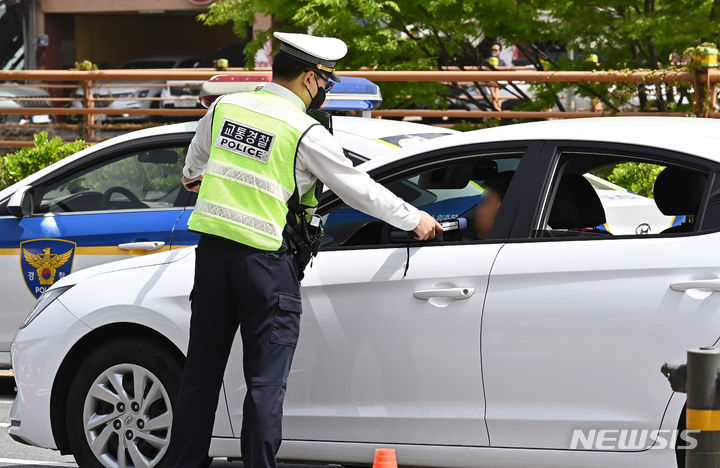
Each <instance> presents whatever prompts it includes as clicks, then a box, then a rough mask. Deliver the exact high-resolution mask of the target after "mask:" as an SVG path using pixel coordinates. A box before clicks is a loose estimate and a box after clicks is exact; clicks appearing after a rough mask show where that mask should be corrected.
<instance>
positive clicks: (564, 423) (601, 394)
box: [3, 117, 720, 468]
mask: <svg viewBox="0 0 720 468" xmlns="http://www.w3.org/2000/svg"><path fill="white" fill-rule="evenodd" d="M719 130H720V123H718V122H717V121H714V120H713V119H692V118H663V117H655V118H647V117H607V118H602V119H598V118H592V119H577V120H566V121H549V122H536V123H527V124H518V125H513V126H503V127H495V128H490V129H484V130H477V131H473V132H466V133H459V134H455V135H450V136H445V137H442V138H436V139H433V140H430V141H426V142H424V143H422V144H418V145H413V146H409V147H407V148H404V149H397V150H395V151H394V152H393V153H388V154H386V155H384V156H378V157H375V158H372V159H371V160H370V161H367V162H366V163H364V166H363V167H364V169H366V170H367V172H368V173H369V174H370V176H371V177H373V178H374V179H375V180H377V181H379V182H380V183H382V184H384V185H385V186H386V187H388V189H390V190H392V191H393V192H395V193H396V194H398V195H399V196H401V197H402V198H403V199H405V200H406V201H408V202H409V203H412V204H413V205H415V206H417V207H418V208H422V209H428V207H433V206H435V207H436V208H437V207H438V206H441V205H442V204H443V203H449V204H452V203H455V202H456V201H457V200H465V201H463V203H466V205H465V206H470V205H471V204H472V203H467V201H466V200H467V199H468V198H472V197H476V196H477V195H478V193H480V192H481V191H482V188H483V187H485V185H486V184H485V182H486V181H488V180H490V179H491V178H493V177H496V176H497V175H498V174H499V173H501V172H502V173H511V174H512V177H511V179H510V181H509V186H508V189H507V192H506V193H505V196H504V198H503V200H502V204H501V205H500V207H499V211H498V212H497V215H496V216H495V221H494V224H493V227H492V230H491V232H490V234H489V237H488V238H486V239H482V240H478V239H472V238H467V237H466V236H463V237H453V238H451V237H450V234H452V231H448V232H446V233H443V239H441V240H435V241H429V242H424V243H420V242H414V241H413V240H412V239H411V238H409V237H408V236H407V235H405V234H406V233H404V232H403V231H395V230H394V229H393V228H392V227H391V226H390V225H388V224H386V223H384V222H382V221H380V220H374V219H358V217H357V216H356V215H355V214H353V213H352V212H350V210H349V208H348V207H347V206H346V205H345V204H343V203H342V201H341V200H339V199H337V197H335V196H334V194H332V193H330V192H328V191H326V192H325V194H324V195H323V197H322V199H321V201H320V205H319V206H318V214H320V215H321V216H322V217H323V218H324V219H325V220H326V221H327V229H326V231H325V236H324V238H323V246H322V248H321V250H320V252H319V254H318V256H317V257H316V258H315V259H314V262H313V263H312V265H311V266H310V267H309V268H308V269H307V270H306V271H305V278H304V280H303V283H302V287H303V290H302V299H303V307H302V309H303V310H302V312H303V318H302V322H301V323H302V325H301V332H300V341H299V343H298V346H297V348H296V352H295V359H294V362H293V368H292V370H291V372H290V378H289V380H288V386H287V398H286V400H285V405H284V419H283V436H284V438H285V441H284V442H283V445H282V448H281V450H280V453H279V458H280V459H284V460H307V461H312V462H327V463H340V464H346V465H352V464H361V465H369V464H370V463H372V456H373V452H374V449H375V448H376V447H378V446H382V447H391V448H395V449H396V450H397V455H398V460H399V462H400V463H401V464H402V465H407V466H453V467H473V468H476V467H493V468H497V467H517V466H553V467H587V466H613V467H620V466H624V467H635V468H637V467H648V468H650V467H652V468H657V467H666V468H675V467H676V466H678V465H677V463H676V459H677V458H676V451H678V452H679V453H680V454H682V453H683V450H682V446H683V445H684V440H683V439H682V438H680V437H678V438H677V439H671V438H672V436H671V434H672V433H673V432H672V431H674V430H677V429H679V428H680V429H682V428H683V421H684V417H682V418H681V415H683V414H684V413H683V407H684V405H685V397H684V395H682V394H677V393H673V392H671V390H670V389H669V388H668V385H667V381H666V380H665V378H664V377H663V376H662V374H661V373H660V372H659V369H660V365H661V363H663V362H672V361H681V360H683V359H684V358H685V354H686V350H687V349H689V348H694V347H697V346H704V345H712V344H714V343H717V342H718V339H719V338H720V303H719V302H718V296H717V292H718V291H720V280H719V279H718V278H720V252H719V251H718V249H717V248H716V246H717V244H718V242H719V241H720V210H718V208H719V207H720V204H718V193H719V192H718V190H719V189H720V182H719V181H720V157H719V156H718V153H717V146H718V143H719V142H720V131H719ZM155 131H156V130H155ZM164 144H165V145H168V144H170V143H168V142H167V141H165V142H164ZM143 148H144V149H143V150H141V151H147V146H143ZM133 151H136V150H133ZM143 154H144V153H143ZM143 158H144V159H146V160H153V161H158V160H164V159H163V158H167V159H170V158H169V157H167V155H166V154H164V153H163V154H162V158H161V156H159V155H155V156H152V157H151V156H149V155H146V156H143ZM631 161H634V162H643V163H646V164H655V165H657V166H660V167H662V171H661V172H660V174H659V176H658V177H657V180H656V182H655V186H654V199H653V200H652V202H653V203H654V204H655V205H656V207H657V209H658V210H659V211H660V213H661V214H662V215H663V216H666V217H668V218H669V219H670V218H672V217H675V216H683V217H685V221H683V222H682V223H680V224H678V225H677V226H674V227H670V226H668V227H666V228H664V229H663V230H662V231H659V232H658V231H654V230H651V231H650V232H647V233H644V232H631V233H628V234H616V233H613V232H611V231H610V230H603V229H599V228H598V226H602V225H604V224H605V223H606V222H609V221H611V220H610V218H609V217H608V216H607V213H606V210H605V208H604V205H603V204H602V203H601V202H600V196H599V195H598V192H599V191H602V190H604V189H602V190H598V189H597V188H596V187H594V186H593V183H592V180H593V179H592V178H588V175H592V174H593V173H595V172H597V171H598V169H601V168H606V167H608V166H613V165H617V164H623V163H626V162H631ZM47 173H49V172H46V174H47ZM46 174H43V175H42V176H45V175H46ZM121 177H122V173H119V175H118V176H116V177H115V178H114V180H113V182H109V183H110V184H116V183H118V181H119V180H121ZM596 182H597V181H596ZM79 186H80V187H84V186H83V185H79ZM159 186H160V183H159V182H156V183H155V185H153V187H154V188H153V190H155V191H157V187H159ZM72 187H77V185H73V186H72ZM16 190H17V189H16ZM610 191H616V192H618V193H622V192H621V191H620V190H610ZM87 192H88V191H87V190H85V191H83V190H80V191H78V190H75V191H74V192H70V194H69V195H65V196H58V197H51V198H52V200H51V201H48V202H47V203H49V204H50V206H53V204H65V205H67V204H70V206H85V207H87V206H88V205H80V203H87V204H89V203H90V201H89V200H85V201H82V200H77V199H76V200H73V199H72V197H73V195H77V194H81V195H82V194H86V193H87ZM16 193H17V192H16ZM30 193H34V192H30ZM39 193H42V190H41V191H40V192H39ZM88 196H90V197H97V196H98V195H88ZM99 196H100V200H103V199H104V200H106V201H107V202H109V203H121V202H123V201H124V202H127V200H125V199H126V198H127V197H120V198H116V197H114V196H103V194H102V193H101V194H99ZM68 198H69V201H66V199H68ZM139 198H140V199H141V201H142V202H143V203H146V204H149V203H159V201H158V200H161V199H162V195H161V194H160V195H153V196H143V197H139ZM170 198H171V199H174V198H173V197H170ZM14 203H15V205H14V206H21V204H20V203H19V201H17V200H16V201H15V202H14ZM43 203H45V201H44V198H42V201H41V203H40V205H39V206H40V207H42V206H43ZM34 206H38V205H34ZM61 206H62V205H61ZM118 206H120V205H118ZM454 206H457V205H454ZM438 209H439V208H438ZM455 209H456V208H453V210H455ZM136 211H137V210H136ZM633 213H634V214H633ZM459 214H461V215H466V214H467V213H459ZM626 215H627V216H628V224H627V225H629V226H632V225H635V226H637V225H638V224H640V222H641V221H642V220H647V219H648V218H646V216H645V213H644V212H643V211H642V210H639V211H632V210H630V211H628V213H626ZM69 217H71V215H46V216H38V217H37V218H38V219H39V221H40V223H39V224H42V223H43V222H44V223H45V225H44V226H42V228H43V229H48V230H50V229H56V228H57V229H62V228H64V226H65V225H64V224H62V223H64V222H65V221H64V220H63V218H69ZM33 219H35V218H23V219H22V220H18V219H14V220H11V221H10V222H11V223H15V224H10V225H9V226H11V227H12V226H16V227H15V228H14V229H15V232H16V235H17V236H19V235H21V234H22V229H23V228H24V227H25V226H26V224H20V223H24V222H27V221H31V220H33ZM176 219H179V221H177V224H176V229H175V230H174V232H172V234H171V237H170V241H169V242H170V243H171V245H172V247H175V246H177V245H184V244H187V243H189V239H188V234H187V232H186V231H184V230H182V229H180V226H182V225H183V224H184V223H186V222H187V221H186V220H187V212H186V211H185V212H182V213H181V214H180V215H179V216H178V215H176ZM3 221H4V220H3ZM629 221H632V222H631V223H630V222H629ZM99 222H101V221H100V220H98V223H99ZM125 224H130V226H126V225H124V224H123V225H120V223H117V224H116V225H114V226H113V228H115V229H124V230H125V232H129V231H137V230H139V228H140V227H141V226H140V223H139V220H138V221H135V222H133V220H132V219H129V218H128V219H126V220H125ZM133 224H134V225H133ZM668 224H669V223H668ZM5 226H8V225H5ZM27 226H28V228H30V227H31V225H30V224H29V223H28V224H27ZM88 227H90V228H92V229H93V230H94V229H100V227H99V226H97V227H96V223H86V228H88ZM39 228H40V227H39V226H38V227H36V228H35V230H34V232H37V230H38V229H39ZM28 230H29V231H30V229H28ZM114 232H115V231H114ZM31 234H32V232H31ZM71 240H73V241H76V242H78V246H77V247H76V248H77V249H78V250H79V249H80V246H81V245H82V244H81V242H83V239H82V237H80V238H73V239H71ZM137 242H140V240H137ZM40 247H42V246H37V248H36V249H35V250H32V251H31V253H33V254H36V255H37V256H36V257H31V260H32V263H34V264H37V265H40V266H39V267H36V266H33V265H32V264H31V263H30V262H29V263H28V265H29V267H27V269H28V270H29V269H30V268H32V270H31V271H32V272H34V273H35V274H36V275H37V274H43V273H44V272H45V270H47V272H46V275H52V274H53V273H52V271H53V270H52V268H53V267H52V265H54V264H59V263H61V262H62V260H63V259H62V258H59V257H53V255H54V254H55V255H57V254H60V255H62V254H63V253H64V252H65V250H57V251H53V250H52V248H51V249H50V250H48V251H46V252H47V255H46V252H44V251H42V249H41V248H40ZM131 247H132V246H131ZM135 247H137V246H135ZM42 248H43V249H44V248H45V247H42ZM63 248H64V249H69V248H70V246H67V245H65V246H63ZM194 253H195V250H194V247H187V248H183V249H174V248H173V249H172V250H170V251H166V252H162V253H158V254H156V255H148V256H144V257H135V258H128V259H126V260H122V261H119V262H113V263H107V264H104V265H99V266H96V267H93V268H85V269H83V270H81V271H78V272H77V273H73V274H71V275H66V276H64V277H63V278H62V279H59V280H56V281H55V283H54V284H52V285H50V286H49V289H48V290H47V291H46V292H45V294H44V295H43V296H41V299H40V301H38V302H37V304H36V306H35V307H34V308H33V310H32V311H31V312H30V313H29V314H28V315H27V317H26V318H25V320H24V321H23V323H22V328H21V329H20V330H19V331H18V333H17V336H16V338H15V340H14V342H13V352H12V359H13V367H14V369H15V375H16V381H17V385H18V394H17V396H16V398H15V402H14V404H13V407H12V410H11V412H10V427H9V429H8V431H9V434H10V435H11V437H12V438H14V439H15V440H18V441H20V442H24V443H28V444H31V445H35V446H39V447H47V448H51V449H60V450H62V451H64V452H65V453H68V452H70V453H72V454H73V455H74V456H75V459H76V460H77V462H78V464H79V465H80V466H96V465H97V466H99V465H104V466H108V467H125V466H134V467H139V466H148V467H150V466H158V465H159V466H162V461H163V456H164V454H165V450H166V448H167V445H168V442H169V440H170V437H171V434H170V431H169V429H170V423H171V420H172V415H173V401H174V397H175V395H177V389H178V384H179V377H180V374H181V371H182V361H183V355H184V352H185V350H186V346H187V343H188V331H189V321H190V303H189V301H188V294H189V292H190V289H191V287H192V281H193V270H194V263H195V256H194ZM15 255H17V253H16V254H15ZM76 257H78V254H76ZM16 259H17V256H15V257H13V260H16ZM54 259H57V260H56V261H54ZM67 261H70V260H67ZM76 261H77V258H76ZM38 268H40V273H38ZM55 268H57V267H55ZM3 270H8V273H7V274H8V278H10V276H9V275H10V273H11V272H9V270H11V267H7V268H3ZM16 272H17V270H16ZM14 278H17V281H16V282H15V283H12V284H10V287H15V288H18V287H19V284H22V283H21V281H24V280H20V278H21V277H20V275H17V276H14ZM237 340H238V342H236V343H235V345H234V347H233V350H232V351H231V354H230V358H229V361H228V366H227V372H226V374H225V376H224V385H223V387H222V390H221V395H220V398H219V403H218V408H217V412H216V418H215V426H214V430H213V440H212V444H211V447H210V456H214V457H230V458H239V457H241V456H242V454H241V453H240V444H239V443H238V440H237V439H238V438H239V437H240V427H241V425H242V416H243V415H242V400H243V397H244V395H245V390H246V388H245V386H244V383H243V373H242V371H241V368H242V362H243V360H242V346H241V345H240V343H239V340H240V335H239V334H238V337H237ZM132 408H135V410H133V409H132ZM577 431H581V432H580V435H579V436H578V433H577ZM621 431H624V433H625V434H628V436H627V437H624V438H623V440H622V441H621V442H620V443H618V444H614V445H613V444H611V443H606V442H607V438H605V436H604V435H602V436H598V437H596V438H593V437H594V435H597V434H600V433H602V434H605V433H607V435H608V436H609V437H612V434H615V435H617V434H620V433H621ZM640 431H644V432H642V433H643V434H646V435H647V434H648V433H649V434H655V435H657V434H659V433H662V434H665V435H667V437H665V438H664V439H663V441H662V443H661V442H660V441H657V437H655V436H652V435H647V436H642V435H641V434H640ZM630 433H632V435H630ZM634 434H637V436H635V435H634ZM578 438H579V439H581V440H582V442H581V443H577V440H578ZM668 439H671V441H670V442H668ZM573 440H575V441H576V442H575V443H573ZM656 442H658V443H656Z"/></svg>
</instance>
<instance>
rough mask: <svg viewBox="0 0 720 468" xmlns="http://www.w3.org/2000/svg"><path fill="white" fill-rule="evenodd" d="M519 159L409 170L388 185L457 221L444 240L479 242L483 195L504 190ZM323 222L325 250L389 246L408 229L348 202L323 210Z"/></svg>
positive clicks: (411, 200)
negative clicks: (396, 225) (385, 220)
mask: <svg viewBox="0 0 720 468" xmlns="http://www.w3.org/2000/svg"><path fill="white" fill-rule="evenodd" d="M519 162H520V157H519V156H517V157H504V158H499V159H488V158H478V159H466V160H463V161H462V162H453V163H448V164H447V165H443V166H438V167H435V168H433V169H431V170H426V171H424V172H420V173H414V174H409V175H407V176H405V177H402V178H400V179H397V180H392V181H390V182H387V183H385V186H386V187H387V188H388V189H389V190H390V191H391V192H393V193H394V194H395V195H397V196H399V197H400V198H402V199H403V200H405V201H406V202H408V203H410V204H411V205H413V206H415V207H417V208H419V209H422V210H424V211H426V212H428V213H429V214H430V215H432V216H433V217H435V218H436V219H437V220H438V221H441V222H443V221H451V220H452V221H454V220H458V219H459V221H458V226H460V227H461V229H458V230H455V231H453V232H452V233H451V232H450V231H448V232H447V233H446V234H445V235H444V236H443V239H442V240H441V241H463V240H464V241H474V240H481V239H483V238H484V237H481V236H480V235H479V234H478V231H477V229H476V222H475V217H476V212H477V210H478V208H479V206H480V205H482V204H483V202H484V200H485V199H484V197H483V196H484V195H486V196H487V195H488V193H487V190H486V189H487V188H488V187H489V186H490V187H493V189H494V190H491V191H490V192H494V191H495V189H496V190H498V191H503V192H504V189H506V188H507V185H509V181H510V179H511V178H512V175H513V174H514V171H515V169H516V168H517V166H518V164H519ZM496 196H497V195H495V194H493V197H496ZM323 223H324V227H325V233H324V236H323V238H322V239H321V244H320V247H321V249H330V248H336V247H362V246H377V245H387V244H393V243H397V242H405V241H406V240H407V239H408V235H407V233H405V232H404V231H398V230H396V229H395V228H393V227H392V226H390V225H389V224H387V223H385V222H383V221H381V220H378V219H377V218H373V217H371V216H369V215H366V214H365V213H362V212H360V211H358V210H355V209H353V208H350V207H349V206H347V205H344V204H340V205H338V206H336V207H335V208H334V209H332V210H331V211H330V212H328V213H324V214H323ZM481 224H482V223H481ZM483 227H485V226H484V225H482V227H481V229H480V230H481V232H482V231H483Z"/></svg>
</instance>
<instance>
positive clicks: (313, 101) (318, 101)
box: [305, 78, 326, 110]
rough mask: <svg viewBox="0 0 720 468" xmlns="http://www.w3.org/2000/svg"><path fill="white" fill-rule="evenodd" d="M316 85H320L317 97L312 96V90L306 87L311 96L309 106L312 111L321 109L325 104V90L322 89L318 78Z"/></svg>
mask: <svg viewBox="0 0 720 468" xmlns="http://www.w3.org/2000/svg"><path fill="white" fill-rule="evenodd" d="M315 84H316V85H318V91H317V93H316V94H315V96H313V95H312V93H311V92H310V88H308V87H307V85H305V89H307V92H308V94H309V95H310V104H309V105H308V110H311V109H320V106H322V105H323V102H325V97H326V93H325V89H324V88H321V87H320V85H319V84H318V82H317V78H315Z"/></svg>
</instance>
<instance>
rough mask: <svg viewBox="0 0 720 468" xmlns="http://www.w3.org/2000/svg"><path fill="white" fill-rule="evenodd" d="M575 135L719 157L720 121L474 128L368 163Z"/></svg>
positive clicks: (614, 120) (593, 120)
mask: <svg viewBox="0 0 720 468" xmlns="http://www.w3.org/2000/svg"><path fill="white" fill-rule="evenodd" d="M528 140H572V141H595V142H605V143H621V144H628V145H638V146H646V147H650V148H661V149H667V150H671V151H677V152H680V153H686V154H691V155H695V156H699V157H702V158H706V159H709V160H712V161H715V162H720V151H719V150H718V149H717V146H718V144H719V143H720V121H717V120H715V119H705V118H691V117H601V118H600V117H587V118H581V119H563V120H549V121H542V122H529V123H520V124H514V125H503V126H499V127H492V128H485V129H480V130H472V131H469V132H463V133H456V134H453V135H447V136H443V137H440V138H435V139H433V140H427V141H424V142H422V143H418V144H416V145H413V146H411V147H408V148H404V149H399V150H398V151H396V152H394V153H392V154H386V155H383V156H380V157H378V158H374V159H372V160H371V161H368V162H366V163H364V164H363V165H362V166H363V169H365V170H366V171H370V170H372V169H375V168H377V167H380V166H382V165H384V164H387V163H388V162H390V161H393V160H397V159H402V158H405V157H408V156H412V155H414V154H418V153H420V152H425V151H431V150H435V149H442V148H447V147H453V146H462V145H467V144H473V143H493V142H512V141H528Z"/></svg>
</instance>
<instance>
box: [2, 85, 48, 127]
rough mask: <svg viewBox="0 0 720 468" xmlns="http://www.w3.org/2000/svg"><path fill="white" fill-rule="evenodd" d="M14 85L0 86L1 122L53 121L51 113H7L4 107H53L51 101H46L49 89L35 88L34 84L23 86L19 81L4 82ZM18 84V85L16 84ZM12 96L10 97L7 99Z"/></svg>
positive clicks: (40, 122) (38, 122) (35, 122)
mask: <svg viewBox="0 0 720 468" xmlns="http://www.w3.org/2000/svg"><path fill="white" fill-rule="evenodd" d="M4 84H6V85H13V86H12V87H0V98H2V99H0V123H19V124H24V123H34V124H43V123H51V122H52V121H53V119H52V117H51V116H50V115H49V114H35V115H30V114H28V115H24V114H5V113H3V109H19V108H22V107H52V105H51V104H50V101H46V100H44V99H47V98H49V97H50V94H49V93H48V92H47V90H45V89H43V88H35V87H32V86H23V85H19V84H17V83H9V82H8V83H4ZM16 84H17V86H15V85H16ZM6 98H10V99H6ZM28 98H33V99H35V98H40V99H43V100H40V101H35V100H32V101H29V100H27V99H28Z"/></svg>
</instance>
